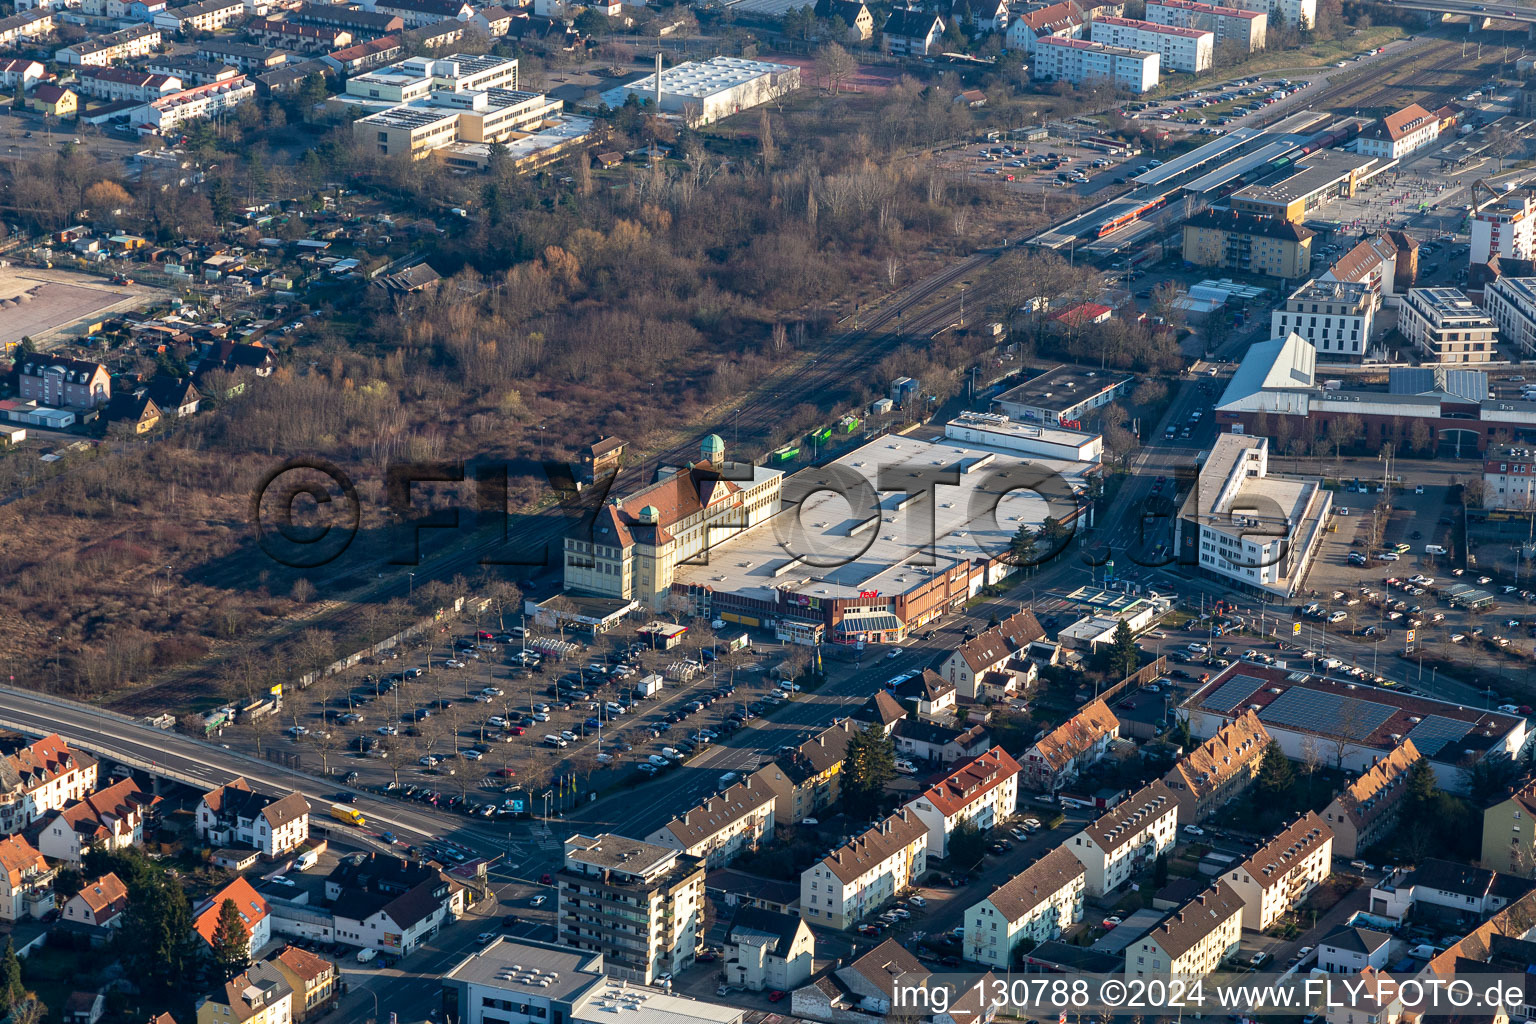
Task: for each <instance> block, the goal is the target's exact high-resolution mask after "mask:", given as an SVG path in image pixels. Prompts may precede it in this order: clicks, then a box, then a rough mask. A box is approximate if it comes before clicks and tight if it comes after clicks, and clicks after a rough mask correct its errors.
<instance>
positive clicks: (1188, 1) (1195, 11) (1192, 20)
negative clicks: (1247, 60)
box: [1146, 0, 1269, 53]
mask: <svg viewBox="0 0 1536 1024" xmlns="http://www.w3.org/2000/svg"><path fill="white" fill-rule="evenodd" d="M1146 9H1147V20H1148V21H1150V22H1154V23H1155V24H1158V25H1171V26H1173V27H1175V28H1198V29H1205V30H1207V31H1209V32H1212V33H1214V34H1215V36H1216V46H1217V48H1218V49H1220V48H1221V47H1224V46H1228V45H1230V46H1234V47H1236V48H1237V49H1239V50H1241V51H1242V52H1243V53H1253V52H1254V51H1256V50H1262V49H1264V37H1265V35H1266V33H1267V31H1268V26H1269V15H1267V14H1265V13H1264V12H1263V11H1245V10H1243V9H1242V8H1240V7H1218V6H1216V5H1215V4H1203V3H1198V2H1196V0H1148V2H1147V8H1146Z"/></svg>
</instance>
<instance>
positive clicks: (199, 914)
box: [192, 878, 272, 960]
mask: <svg viewBox="0 0 1536 1024" xmlns="http://www.w3.org/2000/svg"><path fill="white" fill-rule="evenodd" d="M225 900H229V901H231V902H233V903H234V905H235V909H236V910H237V911H239V913H240V921H241V923H243V924H244V925H245V931H246V935H247V936H249V938H247V940H246V943H247V949H248V955H249V956H250V957H251V958H252V959H253V960H254V959H255V958H256V954H257V952H258V951H259V950H260V949H261V948H262V947H263V946H265V945H266V944H267V943H268V942H270V941H271V940H272V918H271V915H270V913H269V912H268V908H267V901H266V900H265V899H263V898H262V896H261V893H259V892H257V891H256V890H255V889H253V888H251V883H250V882H247V881H246V880H245V879H244V878H236V879H235V880H234V881H233V882H230V883H229V884H228V885H226V886H225V887H224V888H222V889H220V890H219V891H218V892H217V893H215V894H214V895H213V897H212V898H210V899H208V900H205V901H204V902H203V903H202V904H201V905H200V906H198V908H197V909H196V911H195V913H194V915H193V918H192V930H193V931H195V932H197V934H198V935H199V936H201V937H202V940H203V941H204V942H206V943H208V945H209V947H210V948H211V947H212V946H213V937H214V935H215V934H216V933H217V932H218V929H219V913H220V911H221V910H222V909H223V907H224V901H225Z"/></svg>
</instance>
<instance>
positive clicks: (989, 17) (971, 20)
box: [949, 0, 1008, 32]
mask: <svg viewBox="0 0 1536 1024" xmlns="http://www.w3.org/2000/svg"><path fill="white" fill-rule="evenodd" d="M949 17H950V20H952V21H955V22H957V23H959V24H960V25H963V26H965V28H966V29H967V30H968V31H970V32H1002V31H1003V30H1005V29H1006V28H1007V27H1008V3H1007V0H954V2H953V3H952V4H951V5H950V8H949Z"/></svg>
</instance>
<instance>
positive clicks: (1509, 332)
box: [1483, 277, 1536, 356]
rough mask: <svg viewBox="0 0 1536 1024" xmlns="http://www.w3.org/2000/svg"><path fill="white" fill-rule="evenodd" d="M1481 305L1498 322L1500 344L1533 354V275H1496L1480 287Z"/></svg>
mask: <svg viewBox="0 0 1536 1024" xmlns="http://www.w3.org/2000/svg"><path fill="white" fill-rule="evenodd" d="M1483 308H1484V309H1485V310H1487V311H1488V315H1489V316H1490V317H1492V318H1493V322H1494V323H1495V324H1497V325H1498V327H1499V341H1500V342H1501V343H1502V344H1503V345H1505V346H1506V347H1507V348H1509V349H1512V350H1513V352H1519V353H1521V354H1523V355H1525V356H1530V355H1536V277H1500V278H1498V279H1496V280H1495V281H1493V283H1491V284H1489V285H1486V286H1485V287H1484V288H1483ZM1513 352H1511V354H1513Z"/></svg>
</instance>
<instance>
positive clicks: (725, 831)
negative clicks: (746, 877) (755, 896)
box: [646, 779, 774, 868]
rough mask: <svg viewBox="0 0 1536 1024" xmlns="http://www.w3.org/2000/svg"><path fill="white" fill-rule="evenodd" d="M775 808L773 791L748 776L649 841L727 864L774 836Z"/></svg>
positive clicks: (711, 864) (708, 861) (708, 863)
mask: <svg viewBox="0 0 1536 1024" xmlns="http://www.w3.org/2000/svg"><path fill="white" fill-rule="evenodd" d="M773 809H774V793H773V790H772V789H771V788H770V787H768V786H766V785H764V784H763V783H761V782H758V781H756V780H755V779H747V780H746V781H744V782H738V783H737V784H736V785H734V786H732V787H731V788H730V789H727V790H726V791H725V792H724V793H721V794H720V795H719V796H712V797H709V798H708V799H706V800H705V801H704V802H703V803H701V804H699V805H698V806H697V807H693V808H691V809H689V810H687V811H684V812H683V813H682V814H681V815H680V816H679V817H676V818H673V819H672V820H671V821H669V822H667V823H666V824H665V825H663V826H662V827H661V828H659V829H657V830H656V831H655V832H653V833H652V834H651V835H650V836H649V838H647V840H646V841H647V842H649V843H654V844H655V845H657V846H660V847H663V848H665V849H668V850H677V851H678V852H680V853H686V854H688V855H689V856H690V857H699V858H701V859H703V861H704V863H705V866H706V867H711V868H718V867H724V866H725V865H727V864H729V863H730V862H731V861H733V860H735V859H736V857H737V856H738V855H739V854H741V853H744V852H746V851H748V850H756V849H757V848H758V846H759V845H760V844H761V843H763V842H764V841H766V840H768V839H771V838H772V837H773Z"/></svg>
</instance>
